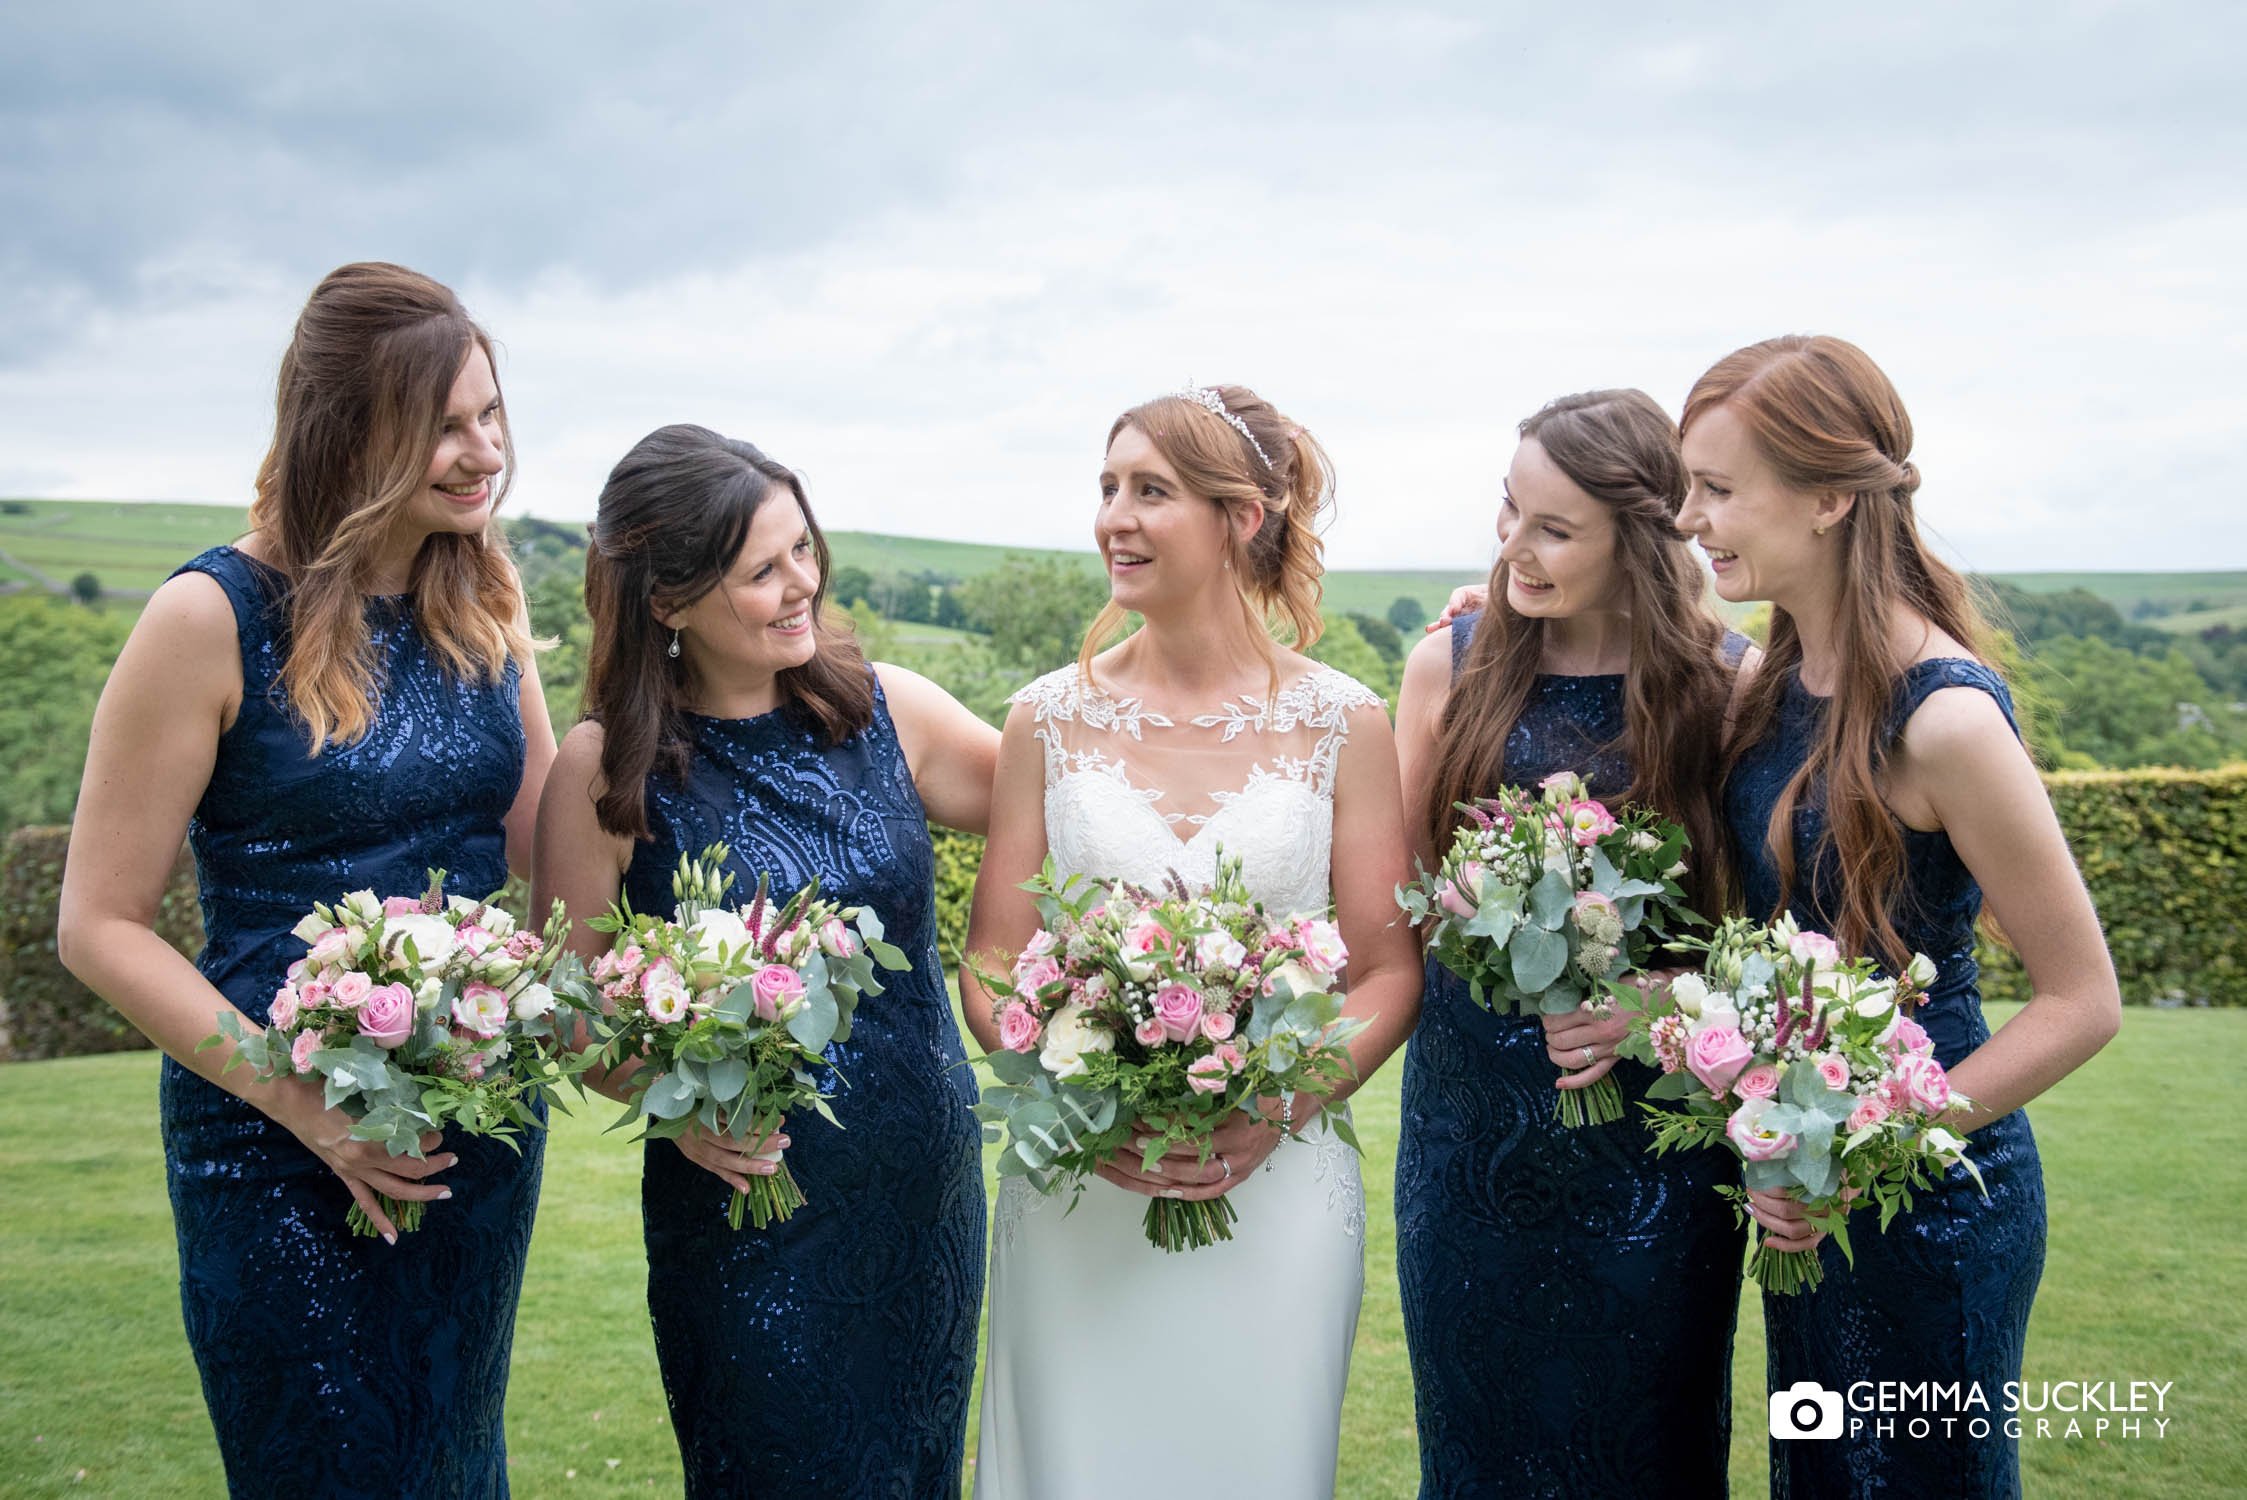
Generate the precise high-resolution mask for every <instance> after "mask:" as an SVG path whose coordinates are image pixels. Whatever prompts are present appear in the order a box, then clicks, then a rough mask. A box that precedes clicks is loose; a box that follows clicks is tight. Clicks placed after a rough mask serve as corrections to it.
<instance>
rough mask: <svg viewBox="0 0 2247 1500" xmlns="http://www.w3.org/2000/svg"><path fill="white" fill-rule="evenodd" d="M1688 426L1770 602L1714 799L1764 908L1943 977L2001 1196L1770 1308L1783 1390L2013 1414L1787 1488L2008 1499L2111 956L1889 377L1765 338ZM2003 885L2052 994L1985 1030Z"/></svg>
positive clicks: (1821, 1446) (1774, 1478) (1698, 497)
mask: <svg viewBox="0 0 2247 1500" xmlns="http://www.w3.org/2000/svg"><path fill="white" fill-rule="evenodd" d="M1684 428H1685V439H1684V441H1685V455H1686V462H1687V464H1688V466H1689V468H1690V469H1691V472H1692V483H1693V489H1692V495H1691V498H1690V499H1689V500H1688V502H1687V504H1686V507H1685V510H1684V513H1683V515H1682V516H1681V518H1680V524H1681V525H1683V527H1684V528H1685V529H1686V530H1687V531H1688V532H1690V533H1691V534H1692V535H1693V536H1695V537H1696V538H1697V539H1698V540H1699V541H1700V543H1701V545H1702V547H1703V548H1705V549H1706V550H1707V552H1708V555H1709V558H1710V560H1711V562H1713V563H1714V564H1715V567H1716V586H1717V590H1718V592H1719V593H1721V594H1722V595H1723V596H1724V597H1725V598H1727V599H1731V600H1736V601H1737V600H1748V599H1768V600H1770V601H1771V606H1772V609H1771V646H1770V655H1769V656H1768V657H1767V658H1766V660H1765V661H1764V663H1763V667H1762V670H1761V672H1760V673H1759V674H1758V676H1757V677H1756V679H1755V680H1754V682H1753V683H1752V684H1751V685H1750V686H1749V688H1748V689H1747V691H1746V693H1745V694H1744V696H1743V698H1742V701H1741V705H1740V709H1739V715H1738V721H1737V724H1736V726H1735V731H1736V732H1735V735H1734V739H1733V742H1732V744H1731V746H1730V748H1729V758H1730V774H1729V777H1728V779H1727V781H1726V783H1725V793H1724V806H1725V817H1726V819H1727V821H1728V822H1729V823H1730V825H1731V829H1732V836H1733V842H1734V846H1735V848H1736V849H1737V850H1738V854H1739V860H1740V883H1741V885H1742V887H1743V888H1744V892H1745V896H1746V902H1747V908H1748V911H1749V912H1750V914H1752V915H1756V916H1768V915H1775V914H1776V913H1777V912H1778V911H1779V910H1780V909H1781V908H1784V909H1786V910H1789V911H1792V912H1793V913H1794V914H1795V916H1796V917H1797V919H1799V920H1800V921H1801V922H1802V924H1803V925H1804V926H1805V927H1809V928H1815V929H1818V930H1821V931H1825V932H1828V933H1831V934H1832V935H1833V936H1834V937H1835V938H1836V939H1837V940H1838V941H1839V942H1840V944H1841V947H1842V950H1843V951H1844V952H1859V953H1870V954H1872V955H1874V956H1875V957H1877V958H1878V959H1880V960H1881V961H1882V962H1883V963H1884V964H1887V965H1889V966H1891V967H1893V966H1895V965H1899V964H1901V963H1902V962H1903V961H1904V960H1905V959H1906V958H1908V957H1909V956H1910V955H1911V954H1912V953H1914V952H1921V953H1925V954H1927V955H1928V956H1929V957H1931V958H1932V959H1934V960H1935V963H1936V966H1937V969H1938V978H1937V980H1936V982H1935V984H1934V985H1933V987H1932V988H1931V989H1930V991H1929V993H1928V995H1927V998H1926V999H1925V1000H1924V1001H1923V1002H1922V1004H1921V1006H1920V1010H1919V1015H1918V1020H1919V1023H1920V1024H1921V1025H1922V1026H1924V1027H1925V1028H1926V1029H1927V1032H1928V1034H1929V1035H1930V1036H1931V1037H1933V1038H1934V1042H1935V1053H1936V1056H1937V1058H1938V1059H1940V1061H1941V1062H1942V1064H1943V1066H1944V1067H1945V1068H1947V1069H1948V1070H1949V1071H1950V1076H1951V1082H1952V1084H1953V1086H1954V1087H1955V1088H1956V1089H1957V1090H1958V1091H1959V1092H1960V1093H1962V1094H1964V1095H1966V1096H1967V1097H1968V1098H1970V1099H1972V1100H1973V1105H1972V1107H1971V1108H1960V1109H1956V1110H1954V1117H1955V1118H1954V1120H1953V1122H1952V1123H1953V1124H1954V1125H1955V1126H1957V1127H1958V1128H1960V1129H1964V1130H1971V1131H1972V1132H1973V1134H1972V1137H1971V1149H1972V1152H1973V1156H1974V1159H1975V1161H1976V1162H1978V1163H1979V1164H1980V1167H1981V1172H1982V1178H1983V1180H1984V1181H1985V1182H1986V1183H1987V1184H1988V1188H1989V1196H1988V1198H1987V1199H1986V1200H1985V1199H1984V1198H1983V1196H1982V1194H1981V1193H1980V1192H1978V1191H1977V1190H1976V1189H1975V1188H1974V1187H1973V1186H1972V1184H1971V1183H1970V1181H1969V1180H1968V1178H1967V1176H1966V1174H1965V1173H1964V1171H1963V1170H1959V1169H1953V1170H1952V1172H1951V1173H1950V1175H1949V1176H1948V1178H1946V1179H1945V1181H1944V1182H1943V1184H1942V1187H1941V1188H1940V1190H1939V1191H1938V1192H1936V1193H1933V1194H1922V1195H1920V1196H1919V1198H1918V1202H1917V1204H1916V1206H1915V1208H1914V1210H1913V1211H1912V1212H1911V1213H1909V1214H1906V1215H1905V1216H1903V1217H1901V1218H1899V1219H1898V1220H1897V1221H1896V1222H1895V1223H1894V1224H1892V1225H1891V1226H1890V1227H1889V1229H1888V1232H1887V1233H1885V1234H1881V1233H1877V1232H1875V1231H1874V1230H1873V1229H1872V1227H1871V1226H1870V1225H1867V1226H1864V1227H1862V1228H1860V1229H1859V1230H1858V1232H1857V1233H1856V1234H1855V1236H1854V1244H1855V1250H1856V1265H1855V1268H1854V1269H1852V1268H1851V1267H1850V1266H1849V1264H1848V1263H1847V1262H1846V1261H1845V1260H1844V1259H1843V1257H1842V1256H1841V1254H1840V1252H1839V1251H1838V1250H1837V1249H1836V1248H1834V1247H1832V1246H1825V1247H1823V1248H1822V1249H1821V1250H1820V1252H1819V1253H1820V1255H1821V1257H1822V1260H1823V1265H1824V1271H1825V1281H1824V1284H1823V1285H1822V1286H1821V1287H1820V1288H1819V1289H1818V1290H1817V1291H1815V1292H1806V1293H1803V1294H1801V1295H1799V1296H1793V1297H1766V1298H1765V1299H1764V1318H1765V1322H1766V1325H1767V1327H1768V1329H1769V1340H1770V1343H1769V1348H1770V1356H1769V1358H1770V1381H1771V1388H1772V1389H1773V1390H1774V1391H1778V1390H1784V1389H1787V1388H1788V1387H1791V1386H1792V1385H1793V1384H1794V1383H1795V1382H1797V1381H1800V1380H1814V1381H1819V1382H1822V1383H1823V1384H1825V1385H1826V1386H1828V1387H1829V1388H1831V1389H1833V1390H1836V1391H1841V1390H1846V1389H1847V1388H1848V1387H1849V1385H1850V1384H1851V1383H1852V1382H1856V1381H1883V1380H1908V1381H1915V1382H1918V1381H1935V1382H1949V1381H1960V1382H1967V1381H1979V1382H1980V1383H1981V1386H1982V1390H1983V1392H1984V1393H1985V1395H1986V1396H1987V1398H1988V1399H1989V1401H1990V1402H1991V1403H1992V1407H1993V1409H1994V1411H1995V1412H1996V1419H1994V1420H1992V1421H1990V1422H1988V1423H1987V1424H1984V1426H1985V1431H1986V1434H1987V1435H1976V1434H1974V1433H1973V1432H1972V1431H1971V1426H1972V1424H1971V1423H1969V1422H1967V1421H1960V1422H1958V1423H1956V1424H1954V1425H1953V1427H1952V1429H1951V1431H1950V1432H1948V1433H1947V1434H1946V1433H1945V1430H1944V1425H1943V1424H1941V1423H1936V1424H1934V1433H1935V1435H1934V1436H1931V1437H1926V1438H1913V1437H1909V1436H1905V1437H1890V1438H1882V1437H1878V1436H1876V1435H1874V1434H1873V1431H1872V1428H1871V1424H1870V1423H1869V1422H1868V1423H1866V1425H1865V1430H1864V1431H1861V1432H1857V1433H1851V1432H1850V1431H1848V1430H1847V1428H1845V1429H1844V1431H1843V1434H1842V1436H1841V1437H1840V1438H1839V1439H1838V1440H1835V1441H1782V1440H1779V1436H1780V1435H1778V1434H1774V1441H1773V1443H1772V1447H1771V1487H1772V1493H1773V1494H1774V1495H1778V1496H1790V1495H1792V1496H1825V1495H1838V1494H1864V1493H1868V1492H1870V1491H1874V1490H1878V1491H1880V1492H1881V1493H1884V1494H1901V1495H1916V1494H1930V1495H1931V1494H1942V1495H2013V1494H2018V1493H2019V1491H2020V1473H2019V1466H2018V1453H2017V1445H2016V1443H2015V1442H2014V1441H2013V1440H2011V1439H2009V1438H2007V1437H2006V1436H2005V1432H2004V1423H2003V1421H2002V1415H2003V1397H2002V1395H2001V1393H2000V1387H2001V1385H2002V1383H2003V1382H2004V1381H2006V1380H2009V1379H2018V1378H2019V1377H2020V1373H2021V1350H2022V1344H2023V1341H2024V1339H2025V1338H2026V1336H2027V1333H2028V1323H2029V1309H2030V1305H2031V1303H2032V1302H2033V1301H2034V1299H2035V1296H2036V1284H2037V1279H2038V1277H2039V1275H2040V1274H2041V1272H2042V1270H2043V1266H2044V1216H2045V1208H2044V1178H2043V1171H2042V1168H2041V1167H2040V1165H2039V1164H2038V1160H2037V1151H2036V1142H2035V1139H2034V1138H2033V1137H2032V1136H2031V1135H2030V1133H2029V1122H2028V1117H2027V1116H2026V1115H2024V1114H2022V1113H2021V1106H2022V1105H2023V1104H2025V1103H2027V1102H2028V1101H2029V1100H2030V1099H2033V1098H2035V1097H2036V1096H2037V1095H2038V1094H2040V1093H2042V1092H2044V1090H2046V1089H2048V1088H2050V1087H2051V1086H2052V1085H2053V1084H2055V1083H2057V1082H2059V1081H2060V1079H2062V1078H2064V1077H2066V1076H2067V1075H2068V1074H2069V1073H2070V1072H2072V1071H2073V1070H2074V1069H2076V1068H2077V1067H2080V1066H2081V1065H2082V1064H2083V1063H2084V1062H2085V1061H2086V1060H2088V1059H2089V1058H2090V1057H2091V1055H2092V1054H2093V1053H2095V1052H2097V1051H2098V1050H2099V1049H2100V1048H2101V1047H2102V1046H2104V1045H2105V1044H2106V1042H2107V1041H2108V1039H2109V1038H2111V1037H2112V1036H2113V1035H2114V1033H2115V1029H2116V1028H2117V1027H2118V1026H2119V1025H2120V1023H2121V1009H2120V1005H2121V1002H2120V998H2119V996H2118V994H2117V990H2116V986H2115V979H2114V967H2113V964H2112V962H2111V961H2110V960H2109V959H2108V956H2107V951H2106V945H2105V941H2104V939H2103V938H2102V937H2101V935H2100V931H2099V922H2098V917H2097V915H2096V914H2095V913H2094V912H2093V911H2092V909H2091V901H2090V898H2089V896H2088V895H2087V894H2086V893H2085V892H2084V889H2083V882H2082V880H2081V879H2080V878H2079V877H2078V876H2077V874H2076V870H2075V864H2074V862H2073V860H2072V859H2071V858H2070V856H2069V853H2068V846H2067V843H2066V841H2065V840H2064V839H2063V838H2062V836H2061V833H2060V826H2059V823H2058V820H2057V819H2056V818H2055V817H2054V816H2053V813H2052V806H2051V803H2050V802H2049V801H2048V800H2047V799H2046V797H2045V794H2044V788H2043V785H2042V784H2041V783H2040V782H2039V781H2038V779H2037V775H2036V770H2035V768H2034V766H2033V765H2031V763H2030V761H2029V757H2028V754H2027V752H2026V751H2025V750H2023V748H2022V746H2021V743H2020V739H2019V731H2018V728H2017V726H2016V725H2015V723H2014V719H2013V708H2012V700H2011V698H2010V697H2009V696H2008V694H2007V692H2006V689H2005V684H2004V682H2003V681H2002V680H2001V679H2000V678H1999V677H1998V675H1997V673H1995V672H1994V671H1992V670H1991V669H1990V667H1989V666H1988V665H1987V664H1986V661H1985V659H1984V657H1983V655H1982V653H1981V651H1980V650H1979V649H1977V642H1978V641H1979V639H1980V637H1981V634H1982V631H1981V622H1980V621H1979V620H1978V619H1977V617H1976V615H1975V611H1974V606H1973V604H1972V602H1971V601H1970V599H1969V596H1968V594H1967V589H1966V584H1965V581H1964V580H1963V579H1961V578H1960V577H1959V575H1958V574H1957V573H1955V572H1953V571H1952V570H1951V569H1950V568H1949V567H1947V566H1945V565H1944V564H1943V563H1942V562H1941V561H1940V560H1938V559H1937V558H1936V557H1935V556H1934V555H1933V554H1932V553H1930V552H1929V551H1928V549H1927V546H1926V544H1925V543H1924V542H1923V541H1922V540H1921V538H1920V535H1919V528H1918V524H1917V522H1916V521H1915V520H1914V517H1913V511H1912V495H1913V492H1914V491H1916V490H1917V489H1918V488H1919V470H1918V469H1917V468H1915V467H1914V466H1913V464H1912V462H1911V446H1912V427H1911V418H1910V417H1908V416H1907V415H1906V414H1905V412H1904V405H1903V402H1902V401H1901V400H1900V399H1899V398H1898V396H1897V394H1896V391H1895V388H1894V387H1893V386H1891V385H1890V384H1889V382H1888V378H1887V376H1885V375H1883V374H1882V373H1881V371H1880V369H1879V367H1878V366H1876V365H1875V364H1874V363H1873V362H1872V361H1871V360H1870V359H1869V358H1867V357H1866V355H1865V354H1864V352H1863V351H1862V350H1860V349H1858V348H1857V347H1856V346H1855V345H1852V344H1847V343H1844V342H1842V341H1841V340H1839V339H1834V338H1804V337H1788V338H1779V339H1772V340H1769V341H1767V342H1765V343H1760V344H1754V345H1751V346H1749V347H1748V348H1745V349H1742V350H1739V351H1738V352H1736V353H1734V354H1731V355H1728V356H1726V357H1725V358H1724V359H1722V360H1720V361H1719V362H1718V363H1717V364H1716V365H1715V367H1714V368H1712V369H1711V370H1710V371H1709V372H1708V373H1707V374H1706V375H1703V376H1702V377H1701V379H1700V380H1699V381H1698V382H1697V383H1696V384H1695V385H1694V387H1693V391H1692V394H1691V395H1689V396H1688V397H1687V398H1686V403H1685V422H1684ZM1844 872H1846V874H1845V873H1844ZM1985 895H1986V896H1987V898H1988V902H1989V908H1990V911H1991V913H1992V914H1993V915H1994V916H1996V917H1997V918H1998V920H1999V921H2001V922H2002V923H2003V924H2004V929H2005V932H2006V934H2007V936H2008V937H2009V939H2010V940H2011V941H2012V942H2013V943H2014V945H2015V946H2016V947H2017V948H2018V949H2019V951H2020V954H2021V958H2022V961H2023V963H2024V964H2025V965H2026V967H2027V970H2028V977H2029V981H2030V984H2031V986H2032V987H2033V989H2034V998H2033V999H2031V1000H2030V1002H2029V1003H2028V1005H2027V1006H2026V1007H2025V1008H2024V1009H2023V1010H2022V1011H2021V1013H2020V1014H2019V1015H2017V1016H2016V1017H2014V1018H2013V1020H2012V1021H2010V1022H2009V1023H2007V1025H2006V1026H2005V1028H2004V1030H2003V1031H2001V1032H2000V1033H1999V1034H1998V1035H1997V1036H1995V1037H1992V1036H1991V1035H1990V1032H1989V1028H1988V1027H1987V1025H1986V1024H1985V1023H1984V1021H1983V1019H1982V1007H1981V999H1980V996H1979V995H1978V993H1977V992H1976V990H1975V983H1974V982H1975V977H1976V968H1975V963H1974V925H1975V919H1976V918H1977V917H1978V916H1979V915H1980V913H1981V910H1982V904H1983V898H1984V896H1985ZM1755 1196H1756V1203H1755V1216H1756V1219H1757V1221H1758V1222H1759V1223H1761V1224H1762V1225H1763V1227H1764V1229H1765V1230H1766V1231H1767V1232H1768V1233H1769V1235H1770V1236H1771V1241H1770V1242H1771V1243H1772V1244H1773V1245H1775V1246H1776V1247H1777V1248H1780V1249H1809V1248H1812V1247H1813V1246H1815V1245H1817V1244H1818V1242H1819V1241H1820V1239H1821V1238H1822V1236H1819V1235H1816V1234H1814V1233H1811V1232H1809V1230H1808V1226H1807V1225H1806V1224H1805V1222H1804V1220H1803V1216H1802V1211H1801V1207H1800V1205H1799V1204H1797V1203H1796V1202H1794V1201H1793V1200H1791V1199H1789V1198H1784V1197H1777V1196H1773V1195H1767V1194H1757V1195H1755ZM1971 1414H1972V1413H1967V1415H1971ZM1845 1415H1846V1414H1845ZM1931 1415H1943V1413H1939V1412H1938V1413H1932V1414H1931ZM1901 1425H1902V1424H1901V1423H1899V1426H1901Z"/></svg>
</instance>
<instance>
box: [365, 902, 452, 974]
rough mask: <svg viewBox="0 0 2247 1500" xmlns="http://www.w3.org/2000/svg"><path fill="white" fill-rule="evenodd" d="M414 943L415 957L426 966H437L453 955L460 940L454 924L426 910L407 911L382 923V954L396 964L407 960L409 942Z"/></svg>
mask: <svg viewBox="0 0 2247 1500" xmlns="http://www.w3.org/2000/svg"><path fill="white" fill-rule="evenodd" d="M408 939H411V940H412V942H413V948H414V956H415V957H416V958H417V959H419V960H420V962H421V966H422V967H423V968H424V969H434V968H436V967H437V966H438V965H440V964H442V963H443V962H444V961H445V960H446V959H448V958H450V957H452V952H453V948H454V947H455V946H456V945H457V944H458V942H459V939H457V938H456V937H455V936H454V935H453V929H452V924H451V923H449V922H447V921H446V920H445V919H444V918H443V917H433V916H430V915H429V914H428V913H427V912H418V911H417V912H407V913H406V914H404V915H403V916H396V917H391V918H389V919H388V920H387V921H385V922H384V923H383V924H382V956H383V958H384V959H386V960H388V961H389V962H391V963H394V964H402V963H404V962H405V961H406V942H407V940H408Z"/></svg>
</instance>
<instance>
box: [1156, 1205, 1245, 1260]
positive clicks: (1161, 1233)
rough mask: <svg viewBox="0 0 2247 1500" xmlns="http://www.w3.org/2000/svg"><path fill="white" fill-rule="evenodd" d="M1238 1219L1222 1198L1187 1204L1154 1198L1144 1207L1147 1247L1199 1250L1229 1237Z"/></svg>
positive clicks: (1237, 1215) (1231, 1235)
mask: <svg viewBox="0 0 2247 1500" xmlns="http://www.w3.org/2000/svg"><path fill="white" fill-rule="evenodd" d="M1239 1218H1240V1215H1239V1214H1236V1213H1234V1212H1233V1205H1232V1204H1231V1203H1229V1202H1227V1201H1226V1200H1225V1199H1223V1198H1206V1199H1203V1200H1201V1201H1199V1202H1188V1201H1187V1200H1185V1199H1183V1198H1156V1199H1153V1200H1151V1201H1150V1202H1149V1203H1148V1205H1147V1217H1146V1220H1145V1224H1146V1229H1147V1243H1148V1244H1150V1245H1153V1246H1154V1247H1155V1248H1156V1249H1158V1250H1169V1251H1173V1252H1175V1251H1179V1250H1199V1249H1201V1248H1202V1247H1203V1246H1205V1245H1213V1244H1215V1243H1217V1241H1219V1240H1229V1239H1231V1238H1232V1237H1233V1224H1234V1223H1235V1221H1237V1220H1238V1219H1239Z"/></svg>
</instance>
